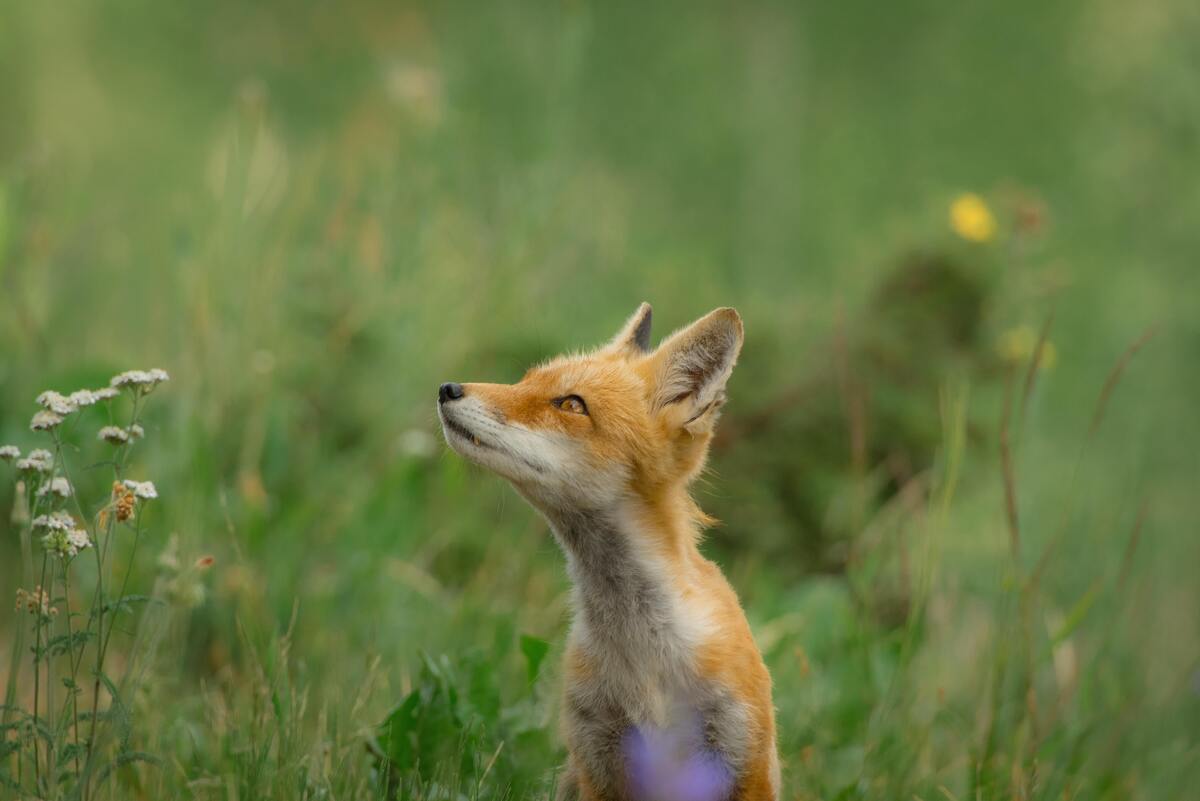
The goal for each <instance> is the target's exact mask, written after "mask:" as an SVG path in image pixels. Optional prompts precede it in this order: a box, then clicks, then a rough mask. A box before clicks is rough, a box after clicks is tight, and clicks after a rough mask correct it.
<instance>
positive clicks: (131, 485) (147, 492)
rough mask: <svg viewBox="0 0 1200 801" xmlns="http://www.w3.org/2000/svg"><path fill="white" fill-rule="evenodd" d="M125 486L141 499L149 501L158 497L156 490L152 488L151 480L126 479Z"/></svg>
mask: <svg viewBox="0 0 1200 801" xmlns="http://www.w3.org/2000/svg"><path fill="white" fill-rule="evenodd" d="M125 487H126V488H127V489H129V490H131V491H132V492H133V494H134V495H136V496H137V497H139V498H141V499H142V500H146V501H149V500H153V499H154V498H157V497H158V490H157V489H155V488H154V482H153V481H130V480H129V479H126V480H125Z"/></svg>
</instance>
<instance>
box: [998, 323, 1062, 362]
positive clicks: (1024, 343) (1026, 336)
mask: <svg viewBox="0 0 1200 801" xmlns="http://www.w3.org/2000/svg"><path fill="white" fill-rule="evenodd" d="M1037 343H1038V335H1037V332H1036V331H1034V330H1033V329H1032V328H1031V327H1029V326H1027V325H1019V326H1017V327H1016V328H1010V329H1009V330H1007V331H1005V332H1004V333H1003V334H1001V335H1000V340H999V341H998V342H997V343H996V351H997V353H999V354H1000V358H1001V359H1003V360H1004V361H1006V362H1008V363H1009V364H1020V363H1021V362H1025V361H1028V360H1029V359H1031V358H1032V357H1033V350H1034V348H1036V347H1037ZM1057 362H1058V349H1057V348H1056V347H1054V343H1053V342H1051V341H1049V340H1047V341H1046V342H1043V343H1042V357H1041V359H1040V360H1039V362H1038V367H1039V369H1042V370H1053V369H1054V365H1055V364H1056V363H1057Z"/></svg>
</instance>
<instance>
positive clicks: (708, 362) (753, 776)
mask: <svg viewBox="0 0 1200 801" xmlns="http://www.w3.org/2000/svg"><path fill="white" fill-rule="evenodd" d="M650 318H651V310H650V306H649V304H642V306H641V307H640V308H639V309H638V310H637V312H635V313H634V315H633V316H632V317H631V318H630V319H629V321H628V322H627V323H626V324H625V326H624V327H623V328H622V330H621V331H620V332H619V333H618V334H617V336H616V338H614V339H613V340H612V341H611V342H609V343H608V344H606V345H604V346H602V347H600V348H598V349H597V350H595V351H592V352H590V353H587V354H584V355H578V356H567V357H560V358H557V359H554V360H552V361H550V362H547V363H545V364H543V365H540V366H537V367H534V368H532V369H531V370H529V372H528V373H527V374H526V375H525V377H524V378H523V379H522V380H521V381H520V382H518V383H516V384H512V385H501V384H443V385H442V387H441V390H440V391H439V394H438V411H439V416H440V418H441V421H442V427H443V430H444V432H445V435H446V439H447V442H448V443H449V444H450V446H451V447H452V448H454V450H456V451H457V452H458V453H460V454H461V455H463V456H464V457H466V458H467V459H470V460H471V461H473V462H476V463H478V464H480V465H482V466H484V467H486V468H489V469H490V470H492V471H494V472H496V473H498V474H500V475H501V476H503V477H504V478H506V479H507V480H508V481H509V482H511V483H512V485H513V486H514V487H515V488H516V490H517V491H518V492H519V493H520V494H521V495H522V496H523V497H524V498H525V499H526V500H528V501H529V503H530V504H532V505H533V506H534V507H535V508H536V509H537V510H538V511H539V512H541V514H542V515H543V516H544V517H545V518H546V520H547V521H548V522H549V524H550V527H551V529H552V530H553V532H554V535H555V537H556V538H557V540H558V542H559V544H560V546H561V547H562V550H563V552H564V553H565V555H566V559H567V568H568V573H569V576H570V578H571V582H572V586H573V601H574V603H573V606H574V610H575V614H574V619H573V622H572V626H571V631H570V635H569V639H568V643H567V648H566V652H565V665H564V677H565V688H564V696H563V710H562V722H563V729H564V736H565V739H566V743H567V749H568V754H569V756H568V763H567V766H566V768H565V770H564V773H563V775H562V777H561V779H560V784H559V798H560V799H580V800H581V801H588V800H590V799H596V801H609V800H610V799H613V800H620V801H626V800H627V801H722V800H723V799H741V800H742V801H758V800H759V799H775V798H777V796H778V794H779V767H778V761H777V758H776V750H775V721H774V711H773V707H772V703H771V679H770V676H769V674H768V673H767V669H766V666H765V665H764V664H763V661H762V658H761V656H760V654H759V651H758V648H757V647H756V645H755V643H754V640H753V638H752V636H751V634H750V628H749V625H748V624H747V622H746V618H745V615H744V614H743V613H742V609H741V606H740V604H739V603H738V599H737V596H736V595H735V593H734V591H733V589H732V588H731V587H730V586H729V584H728V582H726V580H725V578H724V577H723V576H722V575H721V572H720V570H719V569H718V568H717V567H716V565H714V564H713V563H711V562H709V561H708V560H706V559H705V558H704V557H703V556H701V554H700V551H699V549H698V547H697V543H698V539H699V536H698V532H699V529H700V528H701V526H703V525H704V524H706V523H709V522H711V521H710V520H709V519H708V518H707V517H706V516H705V515H704V514H703V512H701V511H700V510H699V508H698V507H697V506H696V505H695V503H694V502H693V501H692V499H691V497H690V495H689V494H688V485H689V484H690V483H691V481H692V479H694V478H695V477H696V475H697V474H698V473H699V472H700V470H701V469H702V468H703V466H704V461H705V458H706V456H707V451H708V444H709V440H710V438H711V437H712V433H713V427H714V425H715V423H716V420H717V416H718V413H719V410H720V407H721V405H722V403H723V402H724V398H725V384H726V382H727V380H728V378H729V375H730V373H731V372H732V370H733V367H734V364H735V362H736V361H737V356H738V353H739V351H740V349H741V345H742V338H743V333H742V321H741V318H740V317H739V316H738V314H737V312H736V311H734V310H733V309H717V310H715V311H713V312H711V313H710V314H708V315H707V316H705V317H703V318H701V319H699V320H697V321H696V322H694V323H692V324H691V325H690V326H687V327H685V328H684V329H681V330H680V331H678V332H676V333H675V334H673V335H671V336H670V337H668V338H667V339H666V340H664V341H663V342H662V344H661V345H660V346H659V347H658V348H656V349H651V347H650Z"/></svg>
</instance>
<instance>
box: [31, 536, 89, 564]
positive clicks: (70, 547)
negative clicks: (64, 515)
mask: <svg viewBox="0 0 1200 801" xmlns="http://www.w3.org/2000/svg"><path fill="white" fill-rule="evenodd" d="M91 544H92V541H91V539H90V538H89V537H88V533H87V532H86V531H84V530H83V529H81V528H68V529H55V530H54V531H51V532H50V533H49V534H47V535H46V536H44V537H42V547H43V548H45V549H46V550H47V551H50V552H51V553H53V554H55V555H56V556H59V557H61V558H63V559H70V558H72V557H74V556H75V554H77V553H79V552H80V551H81V550H83V549H84V548H87V547H89V546H90V545H91Z"/></svg>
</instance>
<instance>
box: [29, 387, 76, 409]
mask: <svg viewBox="0 0 1200 801" xmlns="http://www.w3.org/2000/svg"><path fill="white" fill-rule="evenodd" d="M37 402H38V405H39V406H41V407H42V408H43V409H46V410H47V411H50V412H54V413H55V414H61V415H67V414H70V413H71V412H73V411H75V409H76V408H78V407H77V406H76V405H75V402H74V401H72V400H71V399H70V398H68V397H65V396H64V395H62V394H60V393H58V392H55V391H54V390H52V389H48V390H46V391H45V392H43V393H42V394H41V395H38V396H37Z"/></svg>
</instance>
